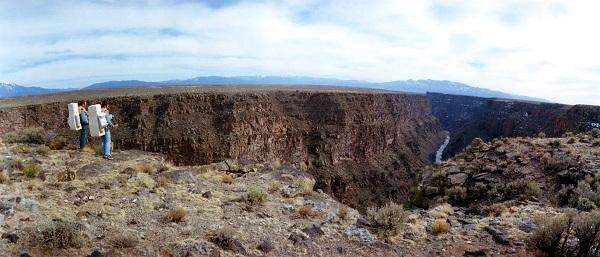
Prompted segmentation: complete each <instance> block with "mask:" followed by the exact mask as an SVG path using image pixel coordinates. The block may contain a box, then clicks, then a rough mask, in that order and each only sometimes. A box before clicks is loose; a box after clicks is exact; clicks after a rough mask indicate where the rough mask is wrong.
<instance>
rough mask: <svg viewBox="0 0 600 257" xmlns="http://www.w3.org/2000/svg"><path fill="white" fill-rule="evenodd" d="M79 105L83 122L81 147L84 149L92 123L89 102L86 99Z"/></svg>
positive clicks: (80, 136)
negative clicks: (88, 109) (88, 110)
mask: <svg viewBox="0 0 600 257" xmlns="http://www.w3.org/2000/svg"><path fill="white" fill-rule="evenodd" d="M78 105H79V120H80V122H81V130H80V133H81V134H80V135H79V149H81V150H83V148H84V147H85V144H86V143H87V132H88V128H89V125H90V120H89V116H88V112H87V107H88V103H87V101H86V100H81V101H79V103H78Z"/></svg>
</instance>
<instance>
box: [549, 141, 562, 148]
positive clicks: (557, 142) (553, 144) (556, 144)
mask: <svg viewBox="0 0 600 257" xmlns="http://www.w3.org/2000/svg"><path fill="white" fill-rule="evenodd" d="M548 145H549V146H551V147H553V148H559V147H560V145H561V144H560V140H558V139H554V140H552V141H550V142H548Z"/></svg>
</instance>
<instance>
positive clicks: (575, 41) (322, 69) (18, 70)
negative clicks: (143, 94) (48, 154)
mask: <svg viewBox="0 0 600 257" xmlns="http://www.w3.org/2000/svg"><path fill="white" fill-rule="evenodd" d="M598 10H600V1H587V0H586V1H583V0H564V1H555V0H540V1H529V0H502V1H442V0H437V1H436V0H423V1H412V0H411V1H402V0H394V1H377V0H373V1H352V0H346V1H321V0H304V1H294V0H290V1H286V0H272V1H266V0H265V1H234V0H225V1H217V0H206V1H191V0H188V1H184V0H180V1H176V0H170V1H169V0H165V1H158V0H155V1H127V0H119V1H118V0H103V1H100V0H98V1H70V0H62V1H44V0H37V1H34V0H14V1H13V0H4V1H0V35H2V37H1V38H0V81H6V82H13V83H17V84H21V85H28V86H34V85H35V86H44V87H53V88H73V87H82V86H86V85H89V84H92V83H96V82H102V81H107V80H129V79H139V80H146V81H160V80H168V79H186V78H191V77H196V76H207V75H219V76H238V75H279V76H314V77H327V78H339V79H359V80H368V81H373V82H383V81H392V80H407V79H439V80H451V81H457V82H463V83H466V84H469V85H472V86H478V87H484V88H489V89H494V90H501V91H504V92H508V93H513V94H520V95H528V96H533V97H540V98H545V99H548V100H551V101H556V102H561V103H569V104H595V105H600V50H599V49H600V33H598V29H597V26H598V24H600V15H599V14H598Z"/></svg>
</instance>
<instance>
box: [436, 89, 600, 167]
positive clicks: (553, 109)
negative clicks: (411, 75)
mask: <svg viewBox="0 0 600 257" xmlns="http://www.w3.org/2000/svg"><path fill="white" fill-rule="evenodd" d="M427 96H428V98H429V100H430V101H431V105H432V110H433V114H434V115H435V116H436V117H437V118H438V119H439V121H440V122H441V123H442V126H443V127H444V129H446V130H448V131H449V132H450V137H451V139H450V143H449V145H448V147H447V148H446V151H445V152H444V157H449V156H453V155H454V154H456V153H458V152H459V151H460V150H462V149H463V148H464V147H465V146H467V145H468V144H469V143H471V141H473V139H474V138H476V137H479V138H481V139H483V140H485V141H490V140H492V139H494V138H500V137H516V136H532V135H536V134H538V133H540V132H544V133H545V134H546V135H548V136H560V135H562V134H564V133H565V132H573V133H579V132H585V131H589V130H591V129H593V128H598V127H600V107H599V106H587V105H563V104H553V103H538V102H525V101H517V100H505V99H493V98H480V97H471V96H458V95H445V94H437V93H429V94H428V95H427Z"/></svg>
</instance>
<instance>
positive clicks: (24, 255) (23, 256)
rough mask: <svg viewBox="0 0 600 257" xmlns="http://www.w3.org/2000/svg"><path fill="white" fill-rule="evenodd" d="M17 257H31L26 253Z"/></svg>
mask: <svg viewBox="0 0 600 257" xmlns="http://www.w3.org/2000/svg"><path fill="white" fill-rule="evenodd" d="M19 257H31V255H29V254H28V253H22V254H21V255H19Z"/></svg>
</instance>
